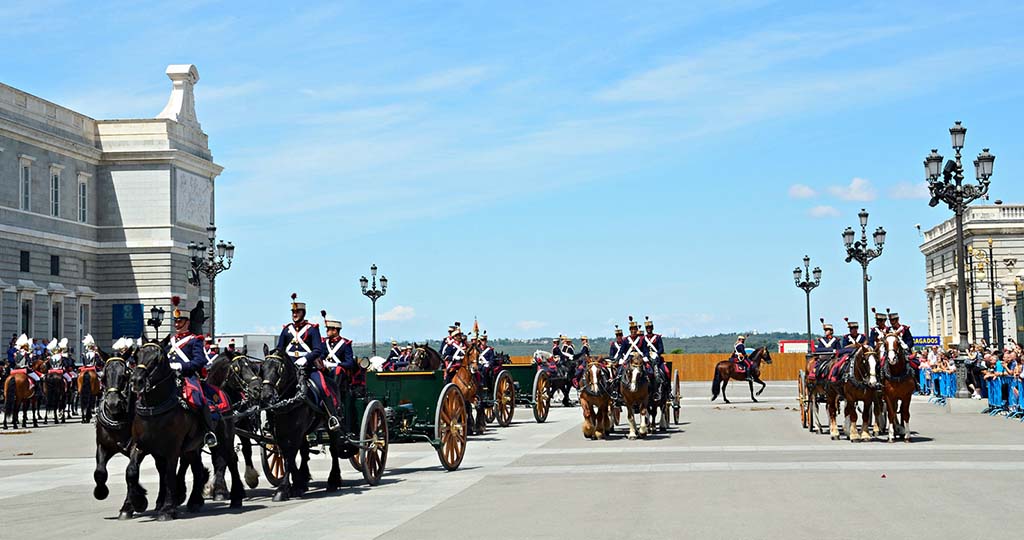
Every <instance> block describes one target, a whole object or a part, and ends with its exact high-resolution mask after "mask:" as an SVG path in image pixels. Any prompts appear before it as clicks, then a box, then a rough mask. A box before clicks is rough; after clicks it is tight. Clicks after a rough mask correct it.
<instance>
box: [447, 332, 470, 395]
mask: <svg viewBox="0 0 1024 540" xmlns="http://www.w3.org/2000/svg"><path fill="white" fill-rule="evenodd" d="M468 348H469V345H468V344H467V343H466V336H465V335H464V334H463V333H462V328H459V327H455V329H454V330H452V339H451V340H450V341H448V343H447V344H445V346H444V349H442V350H441V360H442V361H443V362H444V381H445V382H452V378H453V377H454V376H455V372H456V371H458V370H459V368H460V367H462V361H463V360H464V359H465V358H466V353H467V352H468Z"/></svg>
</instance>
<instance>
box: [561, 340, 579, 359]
mask: <svg viewBox="0 0 1024 540" xmlns="http://www.w3.org/2000/svg"><path fill="white" fill-rule="evenodd" d="M559 339H560V340H561V342H562V344H561V345H559V347H558V355H559V356H561V357H562V359H564V360H568V361H570V362H571V361H572V359H573V358H575V357H576V347H574V346H573V344H572V338H570V337H569V336H566V335H562V336H559Z"/></svg>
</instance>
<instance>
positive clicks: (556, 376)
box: [548, 353, 586, 407]
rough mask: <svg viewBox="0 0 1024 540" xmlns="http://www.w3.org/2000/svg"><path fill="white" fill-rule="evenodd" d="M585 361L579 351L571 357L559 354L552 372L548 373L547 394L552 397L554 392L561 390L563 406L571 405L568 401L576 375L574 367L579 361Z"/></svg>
mask: <svg viewBox="0 0 1024 540" xmlns="http://www.w3.org/2000/svg"><path fill="white" fill-rule="evenodd" d="M585 361H586V355H585V354H583V353H579V354H577V355H575V356H574V357H572V358H567V357H564V356H560V357H559V358H558V360H556V361H555V371H554V373H549V375H548V395H549V396H551V398H552V399H554V397H555V392H561V393H562V406H563V407H572V402H571V401H569V391H570V390H572V380H573V378H574V377H575V376H576V368H577V367H579V365H580V362H585Z"/></svg>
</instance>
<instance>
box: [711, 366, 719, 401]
mask: <svg viewBox="0 0 1024 540" xmlns="http://www.w3.org/2000/svg"><path fill="white" fill-rule="evenodd" d="M721 390H722V372H721V371H718V366H715V379H714V380H713V381H711V401H714V400H715V399H717V398H718V393H719V392H720V391H721Z"/></svg>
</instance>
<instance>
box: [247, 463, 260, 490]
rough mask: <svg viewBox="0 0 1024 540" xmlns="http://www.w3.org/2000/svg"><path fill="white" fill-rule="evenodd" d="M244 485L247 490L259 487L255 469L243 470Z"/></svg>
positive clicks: (257, 474) (258, 477) (258, 478)
mask: <svg viewBox="0 0 1024 540" xmlns="http://www.w3.org/2000/svg"><path fill="white" fill-rule="evenodd" d="M245 485H247V486H249V489H256V486H258V485H260V475H259V473H257V472H256V469H251V468H250V469H246V470H245Z"/></svg>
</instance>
